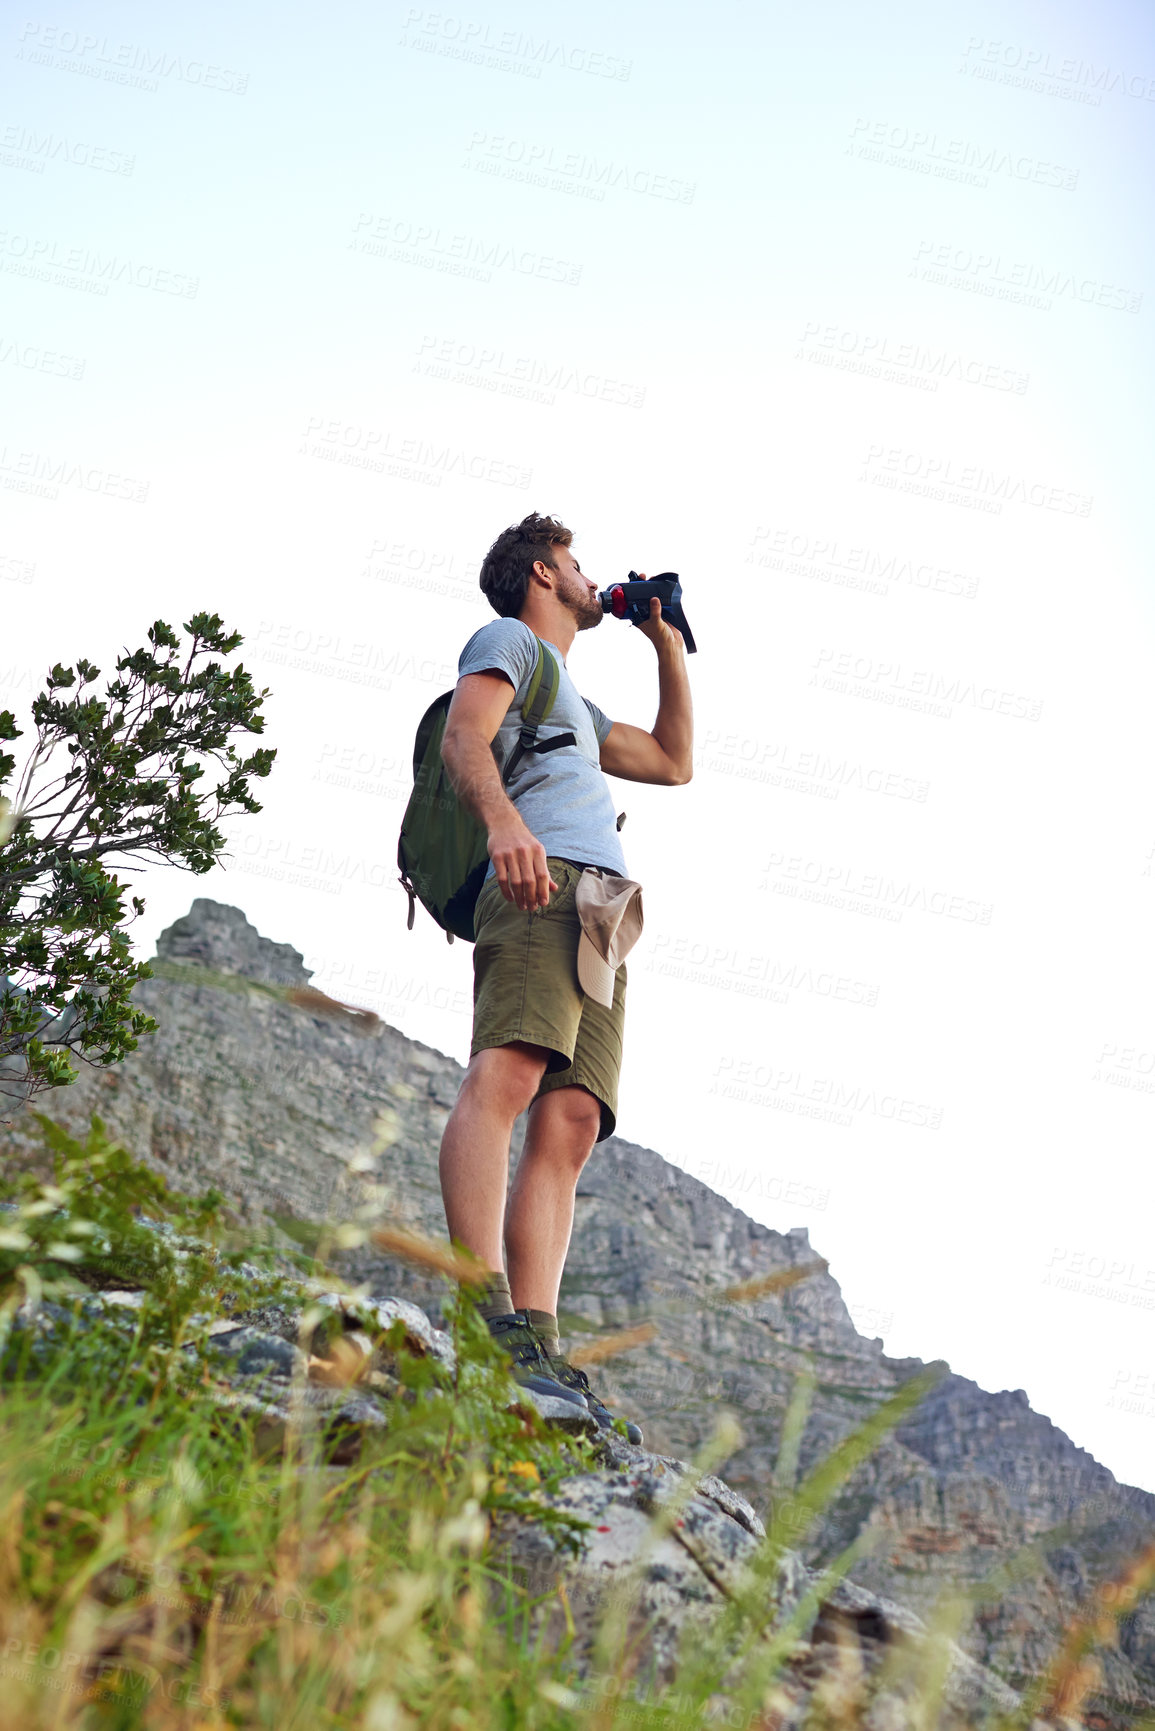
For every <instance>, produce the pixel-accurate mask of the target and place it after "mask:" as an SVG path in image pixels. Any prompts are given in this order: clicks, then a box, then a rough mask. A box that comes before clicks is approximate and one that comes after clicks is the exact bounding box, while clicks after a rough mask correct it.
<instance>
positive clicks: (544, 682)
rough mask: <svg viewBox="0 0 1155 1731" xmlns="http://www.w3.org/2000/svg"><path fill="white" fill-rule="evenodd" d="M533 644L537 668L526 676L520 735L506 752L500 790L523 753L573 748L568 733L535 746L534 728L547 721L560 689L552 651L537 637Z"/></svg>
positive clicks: (572, 736)
mask: <svg viewBox="0 0 1155 1731" xmlns="http://www.w3.org/2000/svg"><path fill="white" fill-rule="evenodd" d="M535 642H536V643H537V665H536V667H535V668H534V670H533V672H532V674H531V675H530V680H529V685H528V687H527V689H526V693H525V702H524V703H523V704H522V706H521V731H520V733H519V734H518V736H517V744H516V745H515V746H514V748H513V750H512V751H511V752H510V754H509V762H508V763H507V764H506V766H505V768H504V769H503V770H502V773H501V780H502V785H503V786H504V785H505V784H506V783H507V782H508V781H509V778H510V776H511V775H512V774H513V772H514V770H515V769H516V768H517V765H518V764H519V763H520V762H521V759H522V757H523V755H524V754H525V753H526V752H527V751H533V752H544V751H556V750H557V749H558V747H559V746H562V745H576V744H577V739H576V738H575V736H574V735H573V734H572V733H559V734H557V735H556V737H555V738H553V739H543V740H542V742H541V744H540V745H539V744H538V743H537V731H538V728H539V727H541V726H542V725H543V724H544V723H545V722H546V721H547V720H548V718H549V712H550V710H551V709H552V708H553V706H554V701H555V699H556V697H557V694H558V690H559V688H560V686H561V673H560V671H559V669H558V664H557V662H556V661H555V659H554V657H553V653H552V651H551V650H549V649H547V648H546V646H545V644H544V643H543V642H542V640H541V638H540V637H538V638H535Z"/></svg>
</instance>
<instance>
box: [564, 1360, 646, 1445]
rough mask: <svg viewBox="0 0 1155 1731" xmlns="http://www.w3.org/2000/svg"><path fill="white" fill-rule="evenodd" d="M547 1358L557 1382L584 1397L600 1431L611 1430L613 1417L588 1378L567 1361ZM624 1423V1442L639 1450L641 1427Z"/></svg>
mask: <svg viewBox="0 0 1155 1731" xmlns="http://www.w3.org/2000/svg"><path fill="white" fill-rule="evenodd" d="M543 1351H544V1348H543ZM547 1356H548V1358H549V1362H550V1365H551V1367H552V1369H553V1372H554V1375H555V1376H556V1377H557V1379H558V1381H559V1382H561V1383H564V1385H565V1387H566V1388H567V1389H574V1390H576V1391H577V1392H578V1393H580V1394H582V1395H583V1396H584V1397H585V1403H586V1405H587V1406H588V1407H589V1409H590V1411H591V1412H592V1413H593V1415H594V1417H595V1418H596V1419H597V1421H598V1424H599V1425H600V1426H601V1428H602V1430H612V1429H613V1424H614V1415H613V1413H612V1412H611V1411H610V1409H609V1407H608V1406H606V1405H605V1404H604V1402H602V1401H600V1400H599V1399H598V1397H597V1395H596V1394H595V1393H594V1391H593V1389H592V1388H591V1387H590V1381H589V1377H588V1376H587V1375H586V1373H585V1371H584V1370H579V1369H578V1368H577V1366H576V1365H573V1364H570V1362H569V1360H568V1359H565V1358H555V1357H554V1356H553V1354H552V1353H551V1354H548V1355H547ZM624 1423H625V1427H626V1440H627V1441H628V1442H632V1443H633V1444H634V1446H635V1448H640V1447H641V1446H642V1432H641V1427H640V1426H639V1425H636V1424H635V1423H634V1421H633V1419H630V1418H628V1419H626V1420H625V1421H624Z"/></svg>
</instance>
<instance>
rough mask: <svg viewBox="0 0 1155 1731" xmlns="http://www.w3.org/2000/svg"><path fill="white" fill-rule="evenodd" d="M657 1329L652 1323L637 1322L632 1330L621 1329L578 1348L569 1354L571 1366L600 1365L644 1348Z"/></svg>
mask: <svg viewBox="0 0 1155 1731" xmlns="http://www.w3.org/2000/svg"><path fill="white" fill-rule="evenodd" d="M657 1332H658V1331H657V1328H656V1327H655V1326H654V1324H653V1323H652V1322H639V1323H638V1324H637V1326H636V1327H634V1328H621V1329H619V1330H618V1332H617V1333H616V1334H607V1335H606V1337H605V1339H604V1340H594V1341H591V1342H590V1344H589V1345H588V1346H579V1347H578V1348H577V1349H576V1350H575V1351H574V1352H571V1353H570V1354H569V1362H570V1363H571V1364H572V1365H586V1364H602V1363H604V1361H605V1360H606V1359H607V1358H615V1357H616V1356H617V1354H618V1353H619V1352H629V1351H630V1350H631V1348H633V1347H635V1346H645V1344H646V1342H647V1341H650V1340H653V1338H654V1336H655V1335H656V1334H657Z"/></svg>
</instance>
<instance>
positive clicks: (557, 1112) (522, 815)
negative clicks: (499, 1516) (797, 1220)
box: [440, 513, 693, 1442]
mask: <svg viewBox="0 0 1155 1731" xmlns="http://www.w3.org/2000/svg"><path fill="white" fill-rule="evenodd" d="M572 540H573V536H572V533H571V531H570V530H569V529H567V528H566V527H565V525H564V524H563V523H560V522H559V521H558V520H557V519H556V518H553V517H542V516H538V515H537V514H536V513H535V514H532V515H530V516H528V517H526V518H524V519H523V521H522V522H520V523H518V524H516V525H515V526H514V527H512V528H509V529H506V530H505V531H504V532H503V533H502V534H501V535H499V536H498V538H497V540H496V541H495V542H494V543H493V546H492V547H491V548H490V550H489V552H488V554H487V555H486V558H485V561H484V563H483V565H482V567H481V588H482V590H483V592H484V593H485V595H486V597H487V599H488V600H489V603H490V605H491V606H492V607H493V608H494V610H495V612H497V613H498V614H499V615H500V617H499V618H498V619H497V620H491V621H490V623H489V624H488V625H484V626H482V628H481V629H480V630H479V631H477V632H475V633H474V635H473V636H472V637H471V638H470V640H469V642H468V643H467V644H466V646H465V649H464V651H463V652H462V655H461V659H460V661H459V663H458V675H459V677H458V683H457V687H456V690H455V692H454V695H453V701H452V703H451V705H450V709H449V714H448V717H447V719H446V726H445V734H444V739H443V743H442V748H441V755H442V760H443V762H444V764H445V767H446V770H447V772H448V774H449V777H450V779H451V781H452V783H453V786H454V788H455V790H456V792H457V794H458V797H459V798H460V799H461V800H462V802H463V803H464V804H465V805H466V806H467V807H468V809H469V810H470V811H471V812H472V813H473V814H474V816H475V817H476V818H477V819H478V820H479V822H481V823H482V824H484V825H485V828H486V830H487V832H488V850H489V858H490V865H489V871H488V874H487V877H486V880H485V883H484V884H483V886H482V890H481V894H480V896H479V897H478V902H477V910H476V914H475V919H474V924H475V931H476V946H475V950H474V1025H473V1040H472V1045H471V1048H470V1061H469V1067H468V1069H467V1070H466V1073H465V1076H464V1079H463V1081H462V1084H461V1091H460V1093H459V1094H458V1097H457V1102H456V1104H455V1106H454V1108H453V1111H452V1113H451V1114H450V1117H449V1122H448V1123H447V1124H446V1126H445V1133H444V1136H443V1138H442V1143H441V1161H440V1172H441V1192H442V1197H443V1200H444V1204H445V1216H446V1222H447V1224H448V1227H449V1234H450V1237H451V1238H453V1239H455V1240H457V1241H458V1242H459V1243H461V1244H463V1245H465V1246H466V1248H467V1249H469V1250H471V1251H473V1252H474V1254H475V1255H477V1256H478V1257H480V1258H481V1259H482V1261H483V1262H484V1263H485V1266H486V1267H487V1268H489V1269H490V1270H491V1271H492V1274H491V1278H490V1280H489V1282H488V1284H487V1286H486V1287H485V1288H484V1289H483V1291H482V1295H481V1298H480V1300H479V1308H480V1311H481V1314H482V1316H483V1317H484V1318H485V1319H486V1321H487V1323H488V1325H489V1329H490V1333H491V1334H492V1335H493V1337H494V1338H495V1339H497V1340H499V1341H500V1342H501V1343H502V1345H503V1346H505V1347H506V1348H507V1349H508V1350H509V1352H510V1354H511V1356H512V1358H513V1360H514V1365H515V1371H514V1374H515V1375H516V1376H517V1378H518V1380H519V1381H520V1382H521V1383H523V1384H524V1385H526V1386H528V1387H530V1388H534V1389H536V1390H537V1391H538V1392H540V1393H546V1394H551V1395H553V1396H555V1397H561V1398H563V1399H567V1400H570V1401H572V1402H576V1403H578V1404H584V1405H585V1406H586V1407H588V1408H589V1410H590V1411H592V1412H593V1414H594V1416H595V1417H596V1418H597V1420H598V1423H599V1424H601V1425H603V1426H607V1425H609V1424H611V1423H612V1417H611V1414H610V1413H609V1411H608V1410H607V1408H606V1407H605V1405H604V1404H603V1403H602V1402H601V1401H599V1400H598V1399H597V1397H596V1396H595V1395H594V1393H593V1391H592V1390H591V1389H590V1387H589V1383H588V1381H587V1379H586V1377H585V1376H584V1374H583V1373H582V1372H581V1371H580V1370H577V1369H575V1368H574V1367H573V1366H571V1365H569V1364H568V1363H567V1361H566V1360H565V1359H564V1358H563V1356H562V1353H561V1345H560V1341H559V1339H558V1324H557V1295H558V1288H559V1286H560V1283H561V1275H562V1268H563V1266H564V1263H565V1257H566V1252H567V1250H568V1248H569V1241H570V1234H571V1231H572V1228H573V1212H574V1193H575V1190H576V1187H577V1179H578V1175H579V1173H580V1172H581V1169H582V1167H583V1166H584V1164H585V1162H586V1160H587V1159H588V1158H589V1155H590V1153H591V1151H592V1149H593V1146H594V1143H595V1141H598V1142H600V1141H604V1140H605V1138H606V1137H607V1136H610V1135H612V1134H613V1131H614V1127H615V1123H616V1114H617V1087H618V1072H619V1069H620V1065H621V1052H622V1030H623V1024H624V1011H625V988H626V967H625V962H624V960H623V961H622V962H620V964H619V965H618V966H617V967H616V968H615V969H614V971H613V972H612V973H611V972H610V971H609V965H612V959H613V956H614V953H615V952H614V949H613V947H611V948H610V950H609V958H610V963H609V965H607V962H606V961H605V960H604V959H603V960H602V961H601V963H600V973H601V981H602V982H604V983H603V984H600V985H599V991H600V995H599V996H597V997H595V996H594V995H592V994H591V992H589V991H587V990H585V989H584V988H583V985H582V981H581V978H579V973H578V951H579V944H582V946H583V951H584V954H583V958H582V961H583V974H584V975H585V977H587V978H589V977H590V967H589V958H590V957H591V956H592V954H593V952H592V950H591V949H589V948H588V938H589V935H590V930H591V928H590V925H589V921H590V917H591V916H590V913H589V909H590V907H591V906H593V907H594V908H595V914H594V916H593V917H594V919H595V920H596V919H597V918H598V917H599V910H600V913H601V914H604V913H605V908H606V905H607V903H608V906H609V909H610V914H609V925H610V927H611V928H612V927H613V924H614V921H615V919H616V918H617V917H618V916H619V915H621V914H622V911H623V908H627V909H628V908H629V906H630V905H631V902H632V901H633V899H634V897H635V896H636V894H637V892H638V891H639V887H640V886H638V885H636V884H632V883H631V882H630V880H628V879H627V878H626V876H625V870H626V868H625V860H624V858H623V855H622V850H621V843H620V840H619V837H618V825H617V822H616V820H615V817H614V806H613V801H612V799H611V795H610V790H609V787H608V785H607V783H606V780H605V774H609V775H616V776H620V777H621V778H622V779H623V780H626V781H646V782H655V783H658V784H660V785H661V786H665V787H678V786H681V785H682V784H684V783H685V782H688V781H689V779H690V776H691V774H692V768H693V765H692V756H693V715H692V710H691V702H690V685H689V679H688V676H687V671H686V654H685V646H684V644H683V641H682V635H681V632H679V631H677V630H676V629H675V628H674V627H673V626H671V625H669V624H667V623H666V621H665V620H663V618H662V616H661V603H660V602H659V601H658V600H656V599H655V600H653V601H652V602H651V604H650V618H649V619H648V621H647V622H646V623H645V624H644V625H643V626H641V627H640V629H641V631H642V632H643V633H644V635H645V636H647V637H648V638H649V639H650V641H651V643H652V644H653V645H654V649H655V651H656V652H657V657H658V690H659V703H658V715H657V719H656V721H655V722H654V725H653V727H652V729H651V730H650V731H649V732H646V731H645V729H643V728H640V727H631V726H629V725H628V724H627V723H625V722H622V721H614V722H611V721H610V720H609V718H608V717H607V716H606V715H605V714H604V713H603V712H602V710H600V709H599V708H598V707H597V706H596V704H593V703H591V702H590V701H589V700H588V698H587V699H583V698H581V697H580V696H579V694H578V692H577V689H576V687H575V686H574V684H573V681H572V680H571V679H570V677H569V673H568V670H567V666H566V656H567V655H568V653H569V650H570V648H571V647H572V644H573V640H574V638H575V637H576V635H577V633H578V632H579V631H587V630H589V629H591V628H592V627H593V626H595V625H599V624H600V623H601V619H602V606H601V602H600V600H599V598H598V591H597V588H596V586H595V584H594V583H593V582H592V580H591V579H590V578H589V577H587V576H586V575H585V574H584V573H583V572H582V569H581V566H580V565H579V564H578V561H577V560H576V559H575V558H574V556H573V553H572V552H571V550H570V549H571V542H572ZM535 638H541V640H542V641H543V642H544V643H546V644H548V645H549V646H550V648H552V650H553V651H554V655H555V659H556V661H557V662H558V669H559V673H560V687H559V690H558V693H557V697H556V700H555V702H554V707H553V709H552V710H551V712H550V715H549V718H548V720H547V721H546V723H545V725H544V727H543V729H542V731H541V734H540V735H539V739H540V740H541V741H542V742H543V743H545V742H548V740H549V739H550V738H553V737H557V736H558V735H560V734H562V733H567V732H569V733H572V735H573V743H572V744H570V745H566V746H563V747H559V748H558V749H555V750H552V751H546V752H542V753H540V754H535V753H531V752H527V753H526V754H525V755H524V756H523V757H521V759H520V760H519V762H518V764H517V767H516V768H515V769H514V772H513V774H512V775H511V777H510V780H509V784H508V789H507V788H504V787H503V786H502V780H501V773H500V771H499V769H498V767H497V764H496V762H495V760H494V751H493V749H492V746H491V742H493V741H495V740H496V742H497V748H498V750H499V751H500V753H501V761H502V763H503V764H504V763H506V762H507V761H508V759H509V754H510V751H511V750H512V748H513V746H514V744H515V743H516V740H517V737H518V731H519V728H520V725H521V714H520V708H521V704H522V703H523V702H524V700H525V696H526V691H527V688H528V685H529V680H530V676H531V675H532V673H533V670H534V666H535V663H536V657H537V645H536V643H535V641H534V639H535ZM603 772H605V774H603ZM639 900H640V898H639ZM626 923H627V920H626V918H623V925H625V924H626ZM633 928H634V935H636V930H637V929H640V905H638V906H635V911H634V916H633ZM583 931H584V932H585V934H586V940H587V941H586V942H583ZM594 936H595V938H597V937H598V932H597V930H596V929H595V930H594ZM601 941H602V942H603V943H604V941H605V934H604V931H603V932H602V934H601ZM619 947H620V946H619ZM626 947H628V940H627V941H626ZM593 967H594V970H595V971H598V970H599V963H598V961H597V960H596V959H595V960H594V962H593ZM611 994H612V1003H609V1002H608V1000H609V998H610V996H611ZM526 1107H528V1108H529V1117H528V1121H527V1127H526V1136H525V1147H524V1151H523V1154H522V1158H521V1164H520V1165H519V1167H518V1171H517V1176H516V1179H515V1181H514V1185H513V1189H512V1192H511V1193H510V1195H509V1198H508V1205H507V1202H506V1184H507V1179H508V1172H509V1145H510V1137H511V1134H512V1131H513V1125H514V1120H515V1119H516V1118H517V1117H518V1115H519V1113H521V1112H523V1111H525V1109H526ZM503 1220H504V1247H505V1256H506V1259H507V1261H506V1267H507V1270H508V1272H506V1271H505V1269H504V1268H503V1257H502V1240H503ZM627 1428H628V1431H629V1434H630V1436H631V1438H632V1439H633V1440H635V1441H638V1442H640V1441H641V1432H640V1430H638V1427H637V1426H636V1425H632V1424H631V1425H629V1426H628V1427H627Z"/></svg>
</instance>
